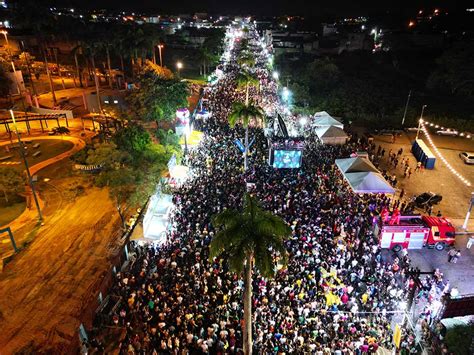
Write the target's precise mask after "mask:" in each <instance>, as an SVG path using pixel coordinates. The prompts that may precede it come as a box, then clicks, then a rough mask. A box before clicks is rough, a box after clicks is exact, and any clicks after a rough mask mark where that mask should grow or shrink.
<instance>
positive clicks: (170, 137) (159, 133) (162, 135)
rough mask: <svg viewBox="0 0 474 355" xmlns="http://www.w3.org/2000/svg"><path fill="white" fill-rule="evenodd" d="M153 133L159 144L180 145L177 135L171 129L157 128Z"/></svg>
mask: <svg viewBox="0 0 474 355" xmlns="http://www.w3.org/2000/svg"><path fill="white" fill-rule="evenodd" d="M154 133H155V137H156V138H157V139H158V140H159V141H160V144H163V145H171V146H173V147H180V144H179V137H178V135H177V134H176V133H175V132H174V131H173V130H172V129H169V130H164V129H162V128H158V129H157V130H156V131H155V132H154Z"/></svg>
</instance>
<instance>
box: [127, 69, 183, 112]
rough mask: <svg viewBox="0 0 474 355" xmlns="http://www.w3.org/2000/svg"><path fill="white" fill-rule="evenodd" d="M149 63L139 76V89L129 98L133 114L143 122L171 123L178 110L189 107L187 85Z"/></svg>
mask: <svg viewBox="0 0 474 355" xmlns="http://www.w3.org/2000/svg"><path fill="white" fill-rule="evenodd" d="M157 68H161V67H158V66H155V65H153V64H152V63H149V62H147V64H146V65H145V66H144V67H143V69H142V71H141V72H140V74H139V76H138V84H139V88H138V89H136V90H133V91H132V92H131V93H130V94H129V95H128V96H127V102H128V103H129V105H130V108H131V111H132V113H133V114H134V115H135V116H136V117H137V118H138V119H140V120H143V121H161V120H168V121H171V120H173V119H174V118H175V113H176V110H177V109H178V108H181V107H187V105H188V102H187V96H188V86H187V83H185V82H182V81H180V80H177V79H176V78H174V77H173V76H172V75H169V74H167V73H166V72H160V71H158V70H157Z"/></svg>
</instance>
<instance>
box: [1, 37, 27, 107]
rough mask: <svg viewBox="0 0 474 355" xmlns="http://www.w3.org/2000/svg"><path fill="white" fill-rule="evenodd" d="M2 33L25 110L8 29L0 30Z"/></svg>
mask: <svg viewBox="0 0 474 355" xmlns="http://www.w3.org/2000/svg"><path fill="white" fill-rule="evenodd" d="M0 33H1V34H2V35H3V36H4V37H5V44H6V47H7V54H8V56H9V57H10V62H11V65H12V70H13V80H15V84H16V87H17V88H18V94H19V95H20V99H21V104H22V106H23V110H25V101H24V100H23V94H22V93H21V86H20V82H19V81H18V77H17V76H16V68H15V63H14V62H13V55H12V53H11V51H10V43H9V42H8V32H7V31H0ZM25 111H26V110H25Z"/></svg>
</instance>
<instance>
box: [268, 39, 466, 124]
mask: <svg viewBox="0 0 474 355" xmlns="http://www.w3.org/2000/svg"><path fill="white" fill-rule="evenodd" d="M473 58H474V43H473V42H472V41H470V42H469V41H463V42H458V43H454V44H453V45H452V46H450V47H449V48H446V49H445V50H444V51H443V52H442V53H426V52H405V53H402V52H395V53H391V52H387V53H376V54H372V53H369V52H362V51H360V52H353V53H343V54H341V55H340V56H337V57H320V58H314V57H313V58H302V59H300V60H297V61H290V60H288V59H286V58H285V57H284V56H278V57H277V60H276V65H277V67H278V69H279V70H280V71H281V78H282V80H283V83H285V80H287V83H288V86H289V89H290V90H291V92H292V93H293V96H292V98H293V102H292V104H293V108H294V110H295V111H297V112H303V113H309V114H311V113H314V112H316V111H322V110H325V111H328V112H330V113H331V114H333V115H335V116H339V117H342V118H343V119H344V120H345V121H346V122H348V123H349V122H353V123H354V124H360V125H368V126H370V127H373V128H382V127H384V128H386V127H393V128H396V127H400V126H401V119H402V117H403V114H404V109H405V105H406V102H407V97H408V93H409V92H410V91H411V98H410V102H409V105H408V112H407V120H406V124H405V125H415V124H416V122H417V119H418V118H419V115H420V111H421V107H422V105H428V107H429V109H428V110H427V112H426V114H427V117H429V118H430V119H432V120H433V121H435V122H437V123H439V124H440V125H445V126H451V127H453V128H457V129H462V130H471V131H474V122H473V120H472V119H473V118H474V116H473V112H472V107H474V106H473V105H474V70H473V69H474V68H473V65H474V60H473Z"/></svg>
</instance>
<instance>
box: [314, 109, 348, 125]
mask: <svg viewBox="0 0 474 355" xmlns="http://www.w3.org/2000/svg"><path fill="white" fill-rule="evenodd" d="M313 118H314V120H313V125H314V126H321V127H325V126H336V127H339V128H341V129H343V128H344V125H343V124H342V123H341V122H339V121H338V120H336V119H335V118H334V117H332V116H331V115H330V114H329V113H327V112H326V111H321V112H316V113H315V114H314V116H313Z"/></svg>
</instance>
